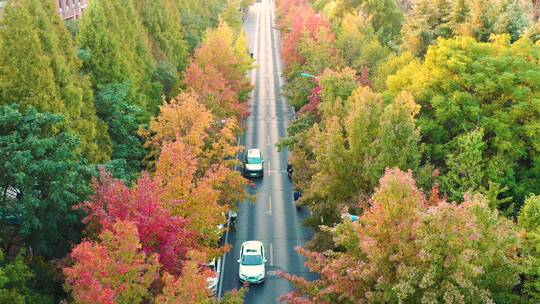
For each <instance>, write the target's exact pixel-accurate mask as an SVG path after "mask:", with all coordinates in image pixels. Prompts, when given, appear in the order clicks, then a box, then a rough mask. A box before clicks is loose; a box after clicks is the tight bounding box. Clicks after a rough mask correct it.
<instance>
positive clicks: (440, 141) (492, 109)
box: [387, 36, 540, 207]
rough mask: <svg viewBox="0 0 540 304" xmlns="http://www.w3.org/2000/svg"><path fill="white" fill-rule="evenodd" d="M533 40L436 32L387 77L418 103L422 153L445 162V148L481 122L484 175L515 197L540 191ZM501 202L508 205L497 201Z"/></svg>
mask: <svg viewBox="0 0 540 304" xmlns="http://www.w3.org/2000/svg"><path fill="white" fill-rule="evenodd" d="M537 62H538V47H537V46H535V45H533V44H532V43H531V42H530V41H529V40H528V39H521V40H519V41H517V42H515V43H513V44H510V38H509V37H508V36H499V37H496V38H495V39H494V41H493V42H491V43H482V42H476V41H475V40H474V39H472V38H464V37H463V38H455V39H450V40H440V41H439V44H438V45H437V46H433V47H431V48H430V49H429V50H428V53H427V55H426V60H425V61H424V62H423V63H422V64H419V63H418V62H413V63H411V64H409V65H406V66H404V67H402V68H401V69H400V70H399V71H398V72H397V73H396V74H395V75H392V76H390V77H389V78H388V81H387V85H388V88H389V90H390V92H392V93H393V94H395V93H397V92H398V91H401V90H404V89H405V90H408V91H410V92H413V94H414V96H415V99H416V100H417V102H418V103H419V104H420V105H421V106H422V110H421V112H420V115H419V120H418V121H419V123H418V124H419V126H420V129H421V130H422V137H423V139H424V141H425V143H426V150H425V153H424V156H423V158H424V159H429V160H430V161H431V162H432V163H433V164H434V165H436V166H437V167H439V168H441V170H442V173H443V175H445V174H446V172H448V170H450V167H449V163H448V162H447V160H450V161H452V159H453V158H450V159H449V158H448V155H449V154H451V153H452V151H455V148H454V147H455V145H454V144H453V143H456V140H457V138H459V137H460V136H461V135H463V134H465V133H466V132H467V131H468V130H474V129H476V128H482V129H483V131H484V136H483V142H484V147H483V152H482V157H483V163H484V164H485V167H484V176H486V177H489V178H487V179H483V181H482V185H481V186H482V187H484V188H486V189H487V188H489V185H488V183H489V182H490V181H491V182H493V183H495V184H498V185H500V186H501V187H508V188H509V192H508V193H507V194H505V197H514V198H515V202H516V203H517V204H518V205H519V204H521V202H522V201H523V196H524V194H526V193H538V192H539V191H540V188H538V184H535V183H531V182H530V181H531V180H534V179H536V178H537V176H538V172H539V171H538V170H537V168H538V166H537V165H536V164H538V155H539V153H538V149H540V147H539V146H538V144H536V141H535V139H533V138H537V137H538V136H539V135H538V130H537V127H536V126H537V125H538V121H539V119H540V115H539V114H540V113H539V112H538V110H537V109H538V107H537V106H536V104H537V101H536V100H537V99H538V93H537V91H538V81H537V80H538V79H540V69H539V68H538V65H537ZM502 207H505V206H502Z"/></svg>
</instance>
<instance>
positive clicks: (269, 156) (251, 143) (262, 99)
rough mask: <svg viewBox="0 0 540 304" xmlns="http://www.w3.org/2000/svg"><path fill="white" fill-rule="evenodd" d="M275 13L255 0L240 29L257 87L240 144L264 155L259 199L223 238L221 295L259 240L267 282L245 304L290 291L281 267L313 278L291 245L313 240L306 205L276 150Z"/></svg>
mask: <svg viewBox="0 0 540 304" xmlns="http://www.w3.org/2000/svg"><path fill="white" fill-rule="evenodd" d="M274 16H275V10H274V3H273V1H272V0H262V2H258V3H255V4H254V5H253V6H252V7H251V8H250V10H249V12H248V15H247V19H246V22H245V24H244V29H245V31H246V33H247V35H248V40H249V47H250V50H251V52H253V53H254V57H255V59H256V61H257V68H256V69H254V70H253V71H251V73H250V77H251V80H252V83H253V85H254V86H255V89H254V91H253V94H252V98H251V100H250V110H251V116H250V117H248V118H247V119H246V132H245V133H244V136H243V137H242V138H241V140H240V143H241V144H242V145H243V146H244V147H245V148H246V149H250V148H259V149H261V151H262V155H263V158H264V159H265V164H264V166H265V174H264V177H263V178H260V179H254V180H253V182H254V183H255V185H256V188H255V189H250V190H249V191H250V192H251V193H252V194H254V195H255V196H256V198H257V201H256V203H255V204H253V203H243V204H240V210H239V212H238V219H237V225H236V228H235V229H232V230H231V231H230V232H229V233H228V235H227V236H226V240H227V242H228V243H229V244H230V245H232V246H233V248H232V250H231V252H229V253H228V254H227V255H226V256H225V260H224V267H223V272H222V274H223V275H222V282H221V287H222V288H221V289H220V290H221V293H223V292H225V291H228V290H232V289H235V288H236V289H238V288H240V287H241V284H240V282H239V280H238V263H237V260H238V256H239V252H238V251H239V249H240V246H241V244H242V243H243V242H245V241H248V240H259V241H261V242H263V243H264V246H265V251H266V256H267V260H268V262H267V264H266V271H267V272H266V281H265V282H264V283H262V284H258V285H251V286H250V287H249V292H248V294H247V297H246V301H245V303H248V304H249V303H256V304H259V303H278V301H279V297H280V296H282V295H284V294H286V293H287V292H289V291H292V290H293V286H292V285H291V284H289V282H287V281H286V280H283V279H282V278H279V277H278V276H277V275H276V272H277V271H279V270H283V271H286V272H288V273H291V274H296V275H301V276H304V277H306V278H308V279H312V278H314V275H313V274H310V273H308V272H307V269H306V268H305V266H304V262H305V259H304V258H303V257H302V256H300V255H299V254H298V253H297V252H296V251H295V250H294V248H295V247H296V246H303V245H304V244H305V242H307V241H308V240H309V239H310V238H311V231H310V229H309V228H307V227H305V226H303V221H304V219H305V218H306V217H307V216H308V214H307V213H308V211H307V210H305V209H301V210H297V209H296V207H295V206H294V203H293V196H292V193H293V187H292V184H291V181H290V180H289V179H288V177H287V173H286V167H287V153H288V152H287V151H282V152H278V150H277V148H276V146H275V144H276V143H277V142H278V141H279V139H280V138H283V137H286V135H287V133H286V132H287V125H288V124H289V121H290V120H291V119H292V114H293V113H292V109H291V107H289V106H288V105H287V102H286V100H285V99H284V98H283V97H282V96H281V90H280V87H281V85H282V83H283V80H282V79H281V58H280V51H279V45H280V43H279V32H278V31H277V30H276V29H274V28H273V20H274Z"/></svg>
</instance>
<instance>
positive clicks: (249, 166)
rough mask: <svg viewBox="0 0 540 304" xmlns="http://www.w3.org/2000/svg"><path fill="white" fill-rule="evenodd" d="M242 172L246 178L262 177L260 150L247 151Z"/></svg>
mask: <svg viewBox="0 0 540 304" xmlns="http://www.w3.org/2000/svg"><path fill="white" fill-rule="evenodd" d="M242 171H243V174H244V176H246V177H262V176H263V175H264V159H263V158H262V155H261V150H260V149H249V150H248V151H247V153H246V157H245V158H244V165H243V170H242Z"/></svg>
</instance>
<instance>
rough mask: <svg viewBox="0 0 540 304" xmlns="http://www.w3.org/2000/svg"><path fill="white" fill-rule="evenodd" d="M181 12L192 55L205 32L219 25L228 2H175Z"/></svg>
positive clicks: (176, 0)
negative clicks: (220, 17)
mask: <svg viewBox="0 0 540 304" xmlns="http://www.w3.org/2000/svg"><path fill="white" fill-rule="evenodd" d="M174 2H175V3H176V6H177V9H178V11H179V12H180V16H181V21H182V28H183V30H184V36H185V39H186V41H187V43H188V46H189V50H190V53H191V51H193V50H194V49H195V48H197V47H198V46H199V45H200V44H201V41H202V40H203V37H204V34H205V32H206V31H207V30H208V29H210V28H215V27H216V26H217V25H218V24H219V20H218V17H219V16H220V13H221V12H222V11H223V9H224V8H225V6H226V4H227V2H228V1H227V0H208V1H205V2H199V1H191V0H175V1H174Z"/></svg>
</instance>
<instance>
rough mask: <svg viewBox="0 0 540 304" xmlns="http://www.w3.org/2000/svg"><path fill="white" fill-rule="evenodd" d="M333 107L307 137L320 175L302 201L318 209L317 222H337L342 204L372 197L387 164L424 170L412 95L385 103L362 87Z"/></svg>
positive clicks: (313, 178) (314, 220)
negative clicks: (420, 166) (420, 164)
mask: <svg viewBox="0 0 540 304" xmlns="http://www.w3.org/2000/svg"><path fill="white" fill-rule="evenodd" d="M327 102H332V101H327ZM321 107H324V102H323V104H321ZM328 109H332V112H331V113H333V115H329V116H327V117H326V118H325V119H323V120H322V122H321V123H320V124H315V125H314V126H313V128H312V129H311V131H310V132H309V135H308V138H311V139H310V140H309V141H308V142H309V146H308V147H309V148H308V150H310V151H311V152H310V153H312V154H313V160H312V168H313V170H314V171H315V173H314V174H313V175H312V176H311V177H310V182H309V187H308V189H306V194H305V195H304V197H303V198H302V201H303V203H304V204H308V205H309V206H310V208H311V210H312V212H313V216H312V217H311V218H310V223H311V224H312V225H313V226H318V225H320V224H323V223H324V224H326V225H328V224H330V223H336V222H338V221H339V216H340V214H339V212H340V210H341V209H343V207H346V206H348V207H351V208H352V207H356V206H355V205H356V202H357V201H358V200H359V199H362V198H367V197H369V195H370V194H371V193H372V191H373V189H374V188H375V186H376V185H377V180H378V179H379V178H380V176H381V175H382V174H383V173H384V170H385V168H387V167H399V168H402V169H403V170H408V169H412V170H417V169H418V168H419V159H420V149H419V140H420V137H419V130H418V129H417V128H416V119H415V116H416V114H417V113H418V105H417V104H416V103H415V102H414V100H413V99H412V97H411V95H410V94H408V93H406V92H403V93H401V94H400V95H399V96H398V97H396V99H395V100H394V101H393V102H391V103H390V104H389V105H387V106H385V105H384V103H383V100H382V97H381V96H380V95H379V94H376V93H374V92H372V91H371V90H370V89H369V88H365V87H363V88H359V89H357V90H356V91H355V92H354V93H353V94H352V95H351V97H350V98H349V99H348V100H347V102H346V103H344V104H341V103H333V104H332V103H331V106H330V107H328ZM301 155H309V154H307V152H305V153H304V154H301ZM323 221H324V222H323ZM314 245H317V246H323V247H322V248H325V247H324V246H328V245H329V244H314Z"/></svg>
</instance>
